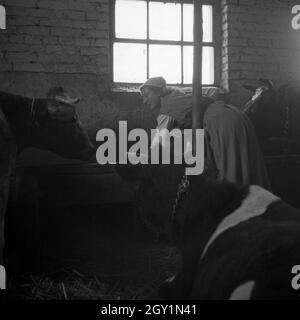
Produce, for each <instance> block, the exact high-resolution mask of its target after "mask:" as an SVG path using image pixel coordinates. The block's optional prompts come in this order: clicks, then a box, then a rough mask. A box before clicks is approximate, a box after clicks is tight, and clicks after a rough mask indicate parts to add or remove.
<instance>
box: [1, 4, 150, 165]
mask: <svg viewBox="0 0 300 320" xmlns="http://www.w3.org/2000/svg"><path fill="white" fill-rule="evenodd" d="M0 4H3V5H4V6H5V7H6V12H7V29H6V30H0V48H1V50H0V90H5V91H8V92H12V93H16V94H21V95H26V96H29V97H31V96H35V97H44V96H45V94H46V92H47V91H48V90H49V88H50V87H53V86H63V87H64V88H65V89H67V90H68V91H69V92H70V93H71V94H72V95H78V96H80V97H81V98H82V100H81V102H80V104H79V106H78V113H79V116H80V118H81V120H82V122H83V125H84V126H85V127H86V128H87V130H88V133H89V135H90V137H91V139H92V141H93V142H95V136H96V132H97V131H98V130H99V129H101V128H103V127H105V128H113V129H117V128H118V121H119V120H128V122H129V128H131V127H140V126H142V127H147V128H149V126H153V125H154V123H153V121H152V120H153V119H152V118H151V117H150V116H149V113H148V112H147V111H144V112H143V111H142V110H141V108H140V105H141V103H140V97H138V96H137V97H136V96H134V97H132V96H129V97H123V96H122V95H121V96H120V95H118V96H112V95H111V94H110V82H109V69H110V68H109V59H110V56H109V0H2V1H0ZM124 98H125V99H124ZM151 121H152V122H151ZM149 122H150V123H149ZM25 154H26V156H25V160H24V161H23V162H22V163H24V164H26V163H30V164H33V163H35V164H37V163H40V162H43V163H44V162H47V163H48V162H50V163H51V162H52V161H55V160H56V159H54V157H52V156H51V155H50V154H49V153H41V154H40V153H37V152H34V157H32V156H30V155H32V154H33V151H32V150H30V151H29V153H28V152H27V151H26V152H25ZM27 154H29V158H28V157H27ZM21 158H22V157H21ZM46 158H47V160H46ZM49 159H50V160H49ZM57 161H59V162H61V161H62V160H61V159H58V160H57Z"/></svg>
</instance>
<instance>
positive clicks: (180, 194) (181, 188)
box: [172, 175, 190, 224]
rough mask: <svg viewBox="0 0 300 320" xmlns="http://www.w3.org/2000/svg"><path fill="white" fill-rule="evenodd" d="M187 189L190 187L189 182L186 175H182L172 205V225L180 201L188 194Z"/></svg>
mask: <svg viewBox="0 0 300 320" xmlns="http://www.w3.org/2000/svg"><path fill="white" fill-rule="evenodd" d="M189 187H190V181H189V179H188V177H187V175H184V176H183V177H182V179H181V181H180V182H179V184H178V191H177V194H176V199H175V201H174V204H173V210H172V224H173V223H174V219H175V215H176V212H177V210H178V207H179V204H180V203H181V201H182V200H183V199H184V197H185V196H186V194H187V193H188V191H189Z"/></svg>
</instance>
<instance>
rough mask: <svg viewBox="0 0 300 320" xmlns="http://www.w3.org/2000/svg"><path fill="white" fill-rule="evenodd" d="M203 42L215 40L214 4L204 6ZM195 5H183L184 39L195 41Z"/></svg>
mask: <svg viewBox="0 0 300 320" xmlns="http://www.w3.org/2000/svg"><path fill="white" fill-rule="evenodd" d="M202 17H203V42H212V41H213V13H212V6H209V5H203V6H202ZM193 27H194V5H192V4H184V5H183V40H184V41H194V32H193Z"/></svg>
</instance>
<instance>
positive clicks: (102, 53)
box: [0, 0, 109, 75]
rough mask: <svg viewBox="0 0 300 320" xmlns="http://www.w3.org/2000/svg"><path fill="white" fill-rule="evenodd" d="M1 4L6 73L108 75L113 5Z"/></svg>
mask: <svg viewBox="0 0 300 320" xmlns="http://www.w3.org/2000/svg"><path fill="white" fill-rule="evenodd" d="M1 2H2V3H3V4H4V5H5V6H6V9H7V32H6V34H4V33H3V32H1V43H3V42H5V43H6V46H5V50H4V51H3V52H2V59H1V65H0V70H1V71H13V72H18V71H26V72H47V73H48V72H51V73H52V72H54V73H77V74H78V73H87V74H101V75H107V74H108V65H109V64H108V59H109V37H108V25H109V19H108V0H86V1H79V0H68V1H66V0H62V1H59V0H4V1H1Z"/></svg>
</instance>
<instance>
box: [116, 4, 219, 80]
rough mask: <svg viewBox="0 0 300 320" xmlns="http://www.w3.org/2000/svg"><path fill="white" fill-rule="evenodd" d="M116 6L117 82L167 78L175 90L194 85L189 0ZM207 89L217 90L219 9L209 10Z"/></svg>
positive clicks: (205, 37)
mask: <svg viewBox="0 0 300 320" xmlns="http://www.w3.org/2000/svg"><path fill="white" fill-rule="evenodd" d="M111 1H115V16H114V18H115V26H114V34H113V80H114V82H116V83H143V82H144V81H145V80H146V79H147V78H149V77H154V76H163V77H164V78H165V79H166V80H167V82H168V83H169V84H178V85H190V84H192V79H193V45H194V43H193V41H194V36H193V20H194V12H193V10H194V6H193V4H191V3H185V1H184V0H183V1H182V2H181V1H177V2H174V1H173V0H172V1H171V0H170V1H153V0H152V1H151V0H111ZM202 13H203V42H204V43H205V45H204V46H203V57H202V83H203V84H204V85H213V84H214V80H215V79H214V78H215V77H214V42H213V7H212V5H203V6H202Z"/></svg>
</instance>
